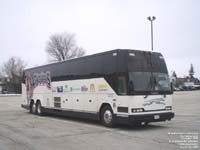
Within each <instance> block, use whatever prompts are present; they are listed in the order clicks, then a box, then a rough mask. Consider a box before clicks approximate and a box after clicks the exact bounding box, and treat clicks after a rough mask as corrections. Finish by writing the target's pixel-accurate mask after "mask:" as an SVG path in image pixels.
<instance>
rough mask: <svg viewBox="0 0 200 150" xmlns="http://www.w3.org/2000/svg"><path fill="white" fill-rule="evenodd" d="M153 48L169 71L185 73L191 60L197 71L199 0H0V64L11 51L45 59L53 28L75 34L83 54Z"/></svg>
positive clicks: (32, 60)
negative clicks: (153, 19) (151, 33)
mask: <svg viewBox="0 0 200 150" xmlns="http://www.w3.org/2000/svg"><path fill="white" fill-rule="evenodd" d="M149 15H154V16H156V20H155V21H154V49H155V51H159V52H161V53H162V54H163V55H164V57H165V59H166V62H167V66H168V69H169V72H171V71H172V70H176V72H177V74H178V76H182V77H183V76H184V75H188V70H189V67H190V63H193V65H194V69H195V72H196V74H195V75H196V76H197V77H198V78H199V77H200V59H199V56H200V1H199V0H165V1H164V0H0V64H2V63H3V62H5V61H6V60H7V59H8V58H9V57H11V56H18V57H21V58H22V59H23V60H25V61H26V62H27V63H28V64H29V67H31V66H35V65H41V64H44V63H47V60H48V58H47V55H46V53H45V45H46V42H47V40H48V38H49V36H50V35H51V34H53V33H57V32H65V31H67V32H72V33H75V34H76V39H77V43H78V45H79V46H82V47H83V48H84V49H86V51H87V54H93V53H98V52H102V51H107V50H111V49H117V48H129V49H139V50H150V48H151V45H150V22H149V21H148V20H147V17H148V16H149Z"/></svg>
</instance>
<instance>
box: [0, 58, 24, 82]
mask: <svg viewBox="0 0 200 150" xmlns="http://www.w3.org/2000/svg"><path fill="white" fill-rule="evenodd" d="M25 66H26V63H25V62H24V61H23V60H21V59H20V58H18V57H11V58H9V60H8V61H7V62H5V63H4V64H3V66H2V71H1V75H2V76H3V77H5V78H7V79H9V82H10V83H14V84H20V83H21V81H22V76H23V69H24V68H25Z"/></svg>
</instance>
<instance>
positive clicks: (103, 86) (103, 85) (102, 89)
mask: <svg viewBox="0 0 200 150" xmlns="http://www.w3.org/2000/svg"><path fill="white" fill-rule="evenodd" d="M98 89H99V91H107V90H108V86H107V84H99V85H98Z"/></svg>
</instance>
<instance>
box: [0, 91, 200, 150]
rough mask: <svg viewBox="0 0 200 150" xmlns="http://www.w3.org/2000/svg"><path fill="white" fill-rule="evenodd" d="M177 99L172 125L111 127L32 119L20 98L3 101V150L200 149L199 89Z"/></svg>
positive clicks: (0, 118)
mask: <svg viewBox="0 0 200 150" xmlns="http://www.w3.org/2000/svg"><path fill="white" fill-rule="evenodd" d="M173 97H174V101H173V108H174V111H175V114H176V116H175V118H174V119H173V120H172V121H169V122H161V123H151V124H150V125H148V126H147V127H133V126H117V127H116V128H112V129H110V128H106V127H104V126H102V125H100V124H99V123H98V122H92V121H84V120H80V119H70V118H60V117H55V116H45V117H40V116H35V115H31V114H29V113H28V112H27V111H26V110H24V109H22V108H21V107H20V104H21V97H19V96H17V97H16V96H12V97H0V150H61V149H66V150H133V149H134V150H150V149H152V150H166V149H167V150H178V149H195V150H196V149H200V146H199V143H200V142H199V141H200V140H199V139H200V91H188V92H176V93H175V94H174V96H173ZM184 146H185V147H184ZM192 146H193V147H192Z"/></svg>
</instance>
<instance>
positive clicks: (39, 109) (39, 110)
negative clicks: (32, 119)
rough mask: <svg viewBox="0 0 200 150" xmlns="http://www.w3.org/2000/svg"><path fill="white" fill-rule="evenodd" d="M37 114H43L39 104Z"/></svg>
mask: <svg viewBox="0 0 200 150" xmlns="http://www.w3.org/2000/svg"><path fill="white" fill-rule="evenodd" d="M37 113H38V114H40V113H41V105H40V104H38V106H37Z"/></svg>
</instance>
